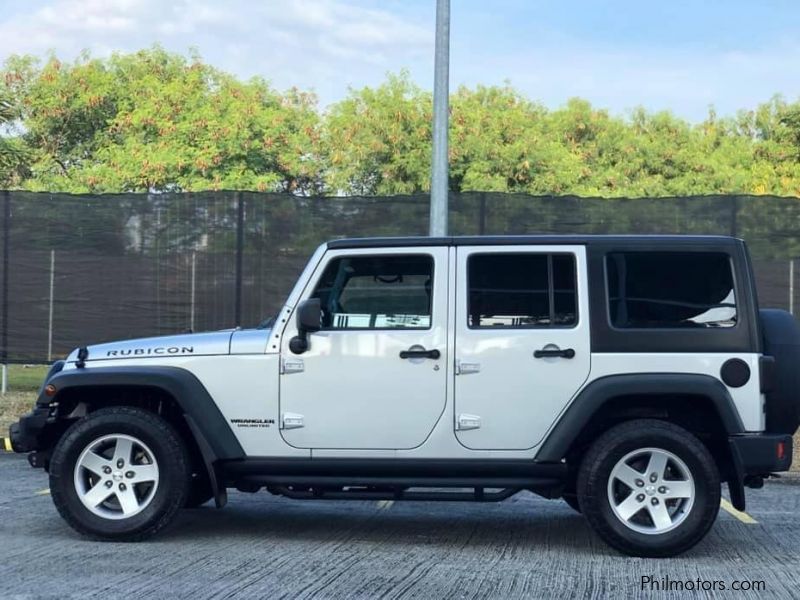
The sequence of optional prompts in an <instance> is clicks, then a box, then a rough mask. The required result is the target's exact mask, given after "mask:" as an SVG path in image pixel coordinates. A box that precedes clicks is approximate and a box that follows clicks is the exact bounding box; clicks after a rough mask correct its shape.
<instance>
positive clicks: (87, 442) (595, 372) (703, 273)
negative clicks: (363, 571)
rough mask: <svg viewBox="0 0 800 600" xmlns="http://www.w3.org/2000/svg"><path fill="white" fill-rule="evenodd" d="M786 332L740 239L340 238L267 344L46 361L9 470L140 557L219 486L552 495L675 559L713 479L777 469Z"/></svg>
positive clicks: (140, 347)
mask: <svg viewBox="0 0 800 600" xmlns="http://www.w3.org/2000/svg"><path fill="white" fill-rule="evenodd" d="M799 374H800V328H798V324H797V322H796V321H795V319H794V318H793V317H792V316H791V315H790V314H788V313H786V312H784V311H779V310H759V307H758V301H757V297H756V289H755V284H754V279H753V273H752V269H751V264H750V259H749V256H748V253H747V249H746V247H745V244H744V243H743V242H742V241H741V240H737V239H733V238H727V237H678V236H635V237H628V236H623V237H611V236H583V237H577V236H564V237H561V236H559V237H554V236H524V237H462V238H458V237H446V238H394V239H393V238H376V239H343V240H336V241H332V242H329V243H327V244H324V245H322V246H321V247H320V248H319V249H318V250H317V251H316V253H315V254H314V255H313V256H312V257H311V259H310V261H309V263H308V266H307V267H306V269H305V270H304V271H303V273H302V274H301V276H300V278H299V280H298V281H297V283H296V285H295V287H294V289H293V291H292V292H291V294H290V295H289V297H288V299H287V300H286V303H285V305H284V306H283V308H282V309H281V310H280V313H279V314H278V315H277V316H276V317H275V318H273V319H271V320H270V322H268V323H267V324H265V325H264V326H262V327H261V328H256V329H249V330H241V329H236V330H233V331H222V332H216V333H200V334H189V335H181V336H173V337H161V338H152V339H141V340H133V341H125V342H114V343H106V344H99V345H95V346H88V347H84V348H80V349H77V350H75V351H74V352H72V353H71V354H70V355H69V356H68V357H67V359H66V360H65V361H59V362H57V363H55V364H54V365H53V367H52V369H51V370H50V372H49V374H48V375H47V378H46V380H45V382H44V383H43V385H42V388H41V391H40V394H39V397H38V400H37V401H36V405H35V407H34V409H33V411H32V412H31V413H29V414H28V415H26V416H24V417H22V418H21V419H20V421H19V422H18V423H16V424H15V425H13V426H12V428H11V432H10V436H11V440H12V444H13V447H14V449H15V450H16V451H18V452H28V453H29V461H30V463H31V465H33V466H34V467H43V468H44V469H46V470H47V471H48V472H49V477H50V489H51V494H52V498H53V502H54V503H55V505H56V508H57V509H58V511H59V512H60V513H61V515H62V516H63V518H64V519H65V520H66V521H67V522H68V523H69V524H70V525H71V526H72V527H73V528H74V529H76V530H77V531H79V532H80V533H82V534H85V535H88V536H91V537H94V538H99V539H107V540H140V539H143V538H145V537H147V536H150V535H152V534H154V533H156V532H157V531H159V530H160V529H162V528H163V527H164V526H166V525H167V524H168V523H169V522H170V521H172V519H173V518H174V517H175V515H176V513H177V511H178V510H179V509H181V508H182V507H194V506H198V505H200V504H203V503H205V502H207V501H209V500H211V499H212V498H213V499H214V501H215V503H216V505H217V506H218V507H221V506H223V505H224V504H225V501H226V489H228V488H236V489H239V490H242V491H246V492H255V491H257V490H260V489H262V488H266V490H267V491H269V492H270V493H272V494H279V495H282V496H287V497H289V498H296V499H306V498H309V499H311V498H313V499H326V498H327V499H336V500H343V499H360V500H364V499H394V500H446V501H447V500H450V501H452V500H473V501H479V502H480V501H484V502H486V501H499V500H503V499H505V498H508V497H510V496H511V495H513V494H515V493H517V492H519V491H522V490H529V491H531V492H534V493H536V494H539V495H541V496H543V497H546V498H563V499H564V500H565V501H566V502H567V504H569V506H571V507H572V508H573V509H575V510H576V511H578V512H581V513H583V515H585V517H586V518H587V519H588V521H589V523H590V524H591V526H592V527H593V528H594V530H595V531H596V532H597V533H598V535H599V536H600V537H601V538H602V539H604V540H605V541H606V542H607V543H608V544H610V545H611V546H613V547H614V548H616V549H618V550H620V551H622V552H624V553H628V554H633V555H640V556H670V555H675V554H677V553H680V552H683V551H685V550H687V549H688V548H690V547H692V546H693V545H694V544H696V543H697V542H698V541H699V540H700V539H702V538H703V536H704V535H705V534H706V533H707V532H708V531H709V529H710V528H711V526H712V524H713V523H714V520H715V518H716V516H717V512H718V510H719V506H720V492H721V489H720V488H721V484H722V483H723V482H724V483H727V484H728V491H729V495H730V499H731V502H732V504H733V505H734V506H735V507H737V508H739V509H742V510H743V509H744V508H745V494H744V489H745V487H751V488H758V487H761V485H762V484H763V481H764V479H765V478H767V477H769V476H770V475H771V474H772V473H774V472H776V471H785V470H787V469H788V468H789V466H790V463H791V456H792V437H791V434H792V433H794V431H795V430H796V429H797V427H798V420H799V419H798V397H797V396H798V390H800V381H799V380H798V379H799V377H800V375H799Z"/></svg>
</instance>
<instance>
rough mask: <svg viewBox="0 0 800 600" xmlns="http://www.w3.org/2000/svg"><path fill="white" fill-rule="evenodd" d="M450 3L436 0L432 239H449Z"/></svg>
mask: <svg viewBox="0 0 800 600" xmlns="http://www.w3.org/2000/svg"><path fill="white" fill-rule="evenodd" d="M449 71H450V0H436V49H435V59H434V67H433V156H432V161H431V214H430V235H431V236H444V235H447V191H448V187H449V186H448V157H447V128H448V124H447V122H448V110H449V100H450V99H449V93H450V92H449V87H450V82H449V79H450V73H449Z"/></svg>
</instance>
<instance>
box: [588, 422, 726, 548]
mask: <svg viewBox="0 0 800 600" xmlns="http://www.w3.org/2000/svg"><path fill="white" fill-rule="evenodd" d="M578 497H579V499H580V506H581V509H582V511H583V514H584V515H585V516H586V518H587V519H588V521H589V523H590V525H591V526H592V528H593V529H594V530H595V531H596V532H597V534H598V535H599V536H600V537H601V538H602V539H603V540H604V541H605V542H606V543H608V544H609V545H610V546H613V547H614V548H616V549H617V550H619V551H621V552H623V553H625V554H629V555H633V556H645V557H662V556H674V555H676V554H680V553H681V552H684V551H686V550H688V549H689V548H691V547H692V546H694V545H695V544H696V543H697V542H699V541H700V540H701V539H702V538H703V537H704V536H705V535H706V533H708V531H709V529H710V528H711V526H712V525H713V523H714V520H715V519H716V517H717V513H718V511H719V504H720V479H719V472H718V471H717V467H716V464H715V462H714V459H713V457H712V456H711V454H710V453H709V451H708V449H707V448H706V447H705V446H704V445H703V444H702V443H701V442H700V440H698V439H697V438H696V437H695V436H694V435H692V434H691V433H689V432H688V431H686V430H685V429H683V428H681V427H678V426H676V425H673V424H672V423H666V422H663V421H656V420H649V419H647V420H645V419H642V420H636V421H629V422H626V423H623V424H621V425H617V426H616V427H613V428H612V429H610V430H608V431H607V432H606V433H604V434H603V435H602V436H600V438H598V439H597V441H595V443H594V444H593V445H592V447H591V449H590V450H589V452H588V454H587V455H586V457H585V458H584V460H583V463H582V464H581V468H580V472H579V474H578Z"/></svg>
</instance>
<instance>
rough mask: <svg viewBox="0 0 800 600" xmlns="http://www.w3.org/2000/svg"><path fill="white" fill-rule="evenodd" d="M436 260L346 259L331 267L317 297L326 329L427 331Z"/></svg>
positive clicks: (403, 257) (411, 257) (406, 257)
mask: <svg viewBox="0 0 800 600" xmlns="http://www.w3.org/2000/svg"><path fill="white" fill-rule="evenodd" d="M432 283H433V257H431V256H429V255H410V254H406V255H400V256H343V257H341V258H335V259H333V260H332V261H331V262H329V263H328V265H327V267H326V268H325V272H324V273H323V274H322V277H321V278H320V280H319V282H318V283H317V287H316V289H315V290H314V293H313V295H312V297H313V298H319V299H320V303H321V305H322V327H323V329H403V328H405V329H428V328H429V327H430V326H431V305H432V302H431V300H432V289H433V288H432Z"/></svg>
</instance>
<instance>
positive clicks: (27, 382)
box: [8, 365, 50, 392]
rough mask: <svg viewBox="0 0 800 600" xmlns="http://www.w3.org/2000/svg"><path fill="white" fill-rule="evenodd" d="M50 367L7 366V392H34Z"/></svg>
mask: <svg viewBox="0 0 800 600" xmlns="http://www.w3.org/2000/svg"><path fill="white" fill-rule="evenodd" d="M49 369H50V365H8V391H10V392H36V391H38V390H39V386H41V385H42V381H44V378H45V376H46V375H47V371H48V370H49Z"/></svg>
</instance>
